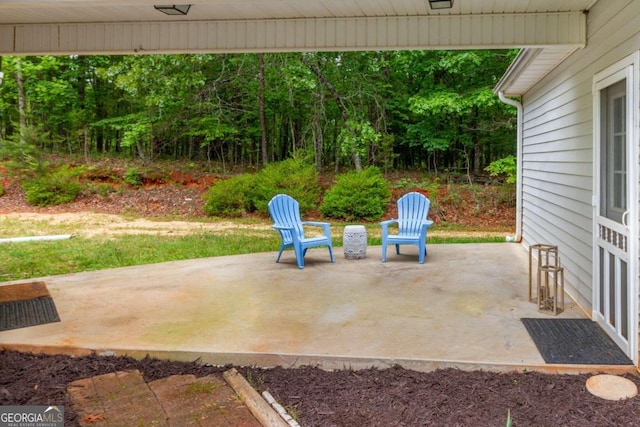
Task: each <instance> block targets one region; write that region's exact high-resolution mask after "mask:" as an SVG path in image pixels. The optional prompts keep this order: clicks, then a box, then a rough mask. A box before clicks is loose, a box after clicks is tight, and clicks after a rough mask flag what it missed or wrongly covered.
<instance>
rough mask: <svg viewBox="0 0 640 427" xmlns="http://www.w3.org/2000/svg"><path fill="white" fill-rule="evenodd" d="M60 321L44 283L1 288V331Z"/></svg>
mask: <svg viewBox="0 0 640 427" xmlns="http://www.w3.org/2000/svg"><path fill="white" fill-rule="evenodd" d="M59 321H60V317H59V316H58V311H57V310H56V306H55V304H54V303H53V298H51V296H50V295H49V291H48V290H47V288H46V286H45V284H44V282H32V283H20V284H17V285H6V286H0V331H8V330H11V329H18V328H27V327H29V326H36V325H43V324H46V323H53V322H59Z"/></svg>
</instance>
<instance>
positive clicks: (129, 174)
mask: <svg viewBox="0 0 640 427" xmlns="http://www.w3.org/2000/svg"><path fill="white" fill-rule="evenodd" d="M124 182H126V183H127V184H129V185H132V186H134V187H140V186H141V185H142V174H141V173H140V172H138V170H137V169H136V168H134V167H130V168H129V169H127V171H126V172H125V174H124Z"/></svg>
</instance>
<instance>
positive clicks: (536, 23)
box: [0, 12, 586, 55]
mask: <svg viewBox="0 0 640 427" xmlns="http://www.w3.org/2000/svg"><path fill="white" fill-rule="evenodd" d="M585 44H586V15H585V14H583V13H581V12H559V13H524V14H485V15H455V16H452V15H440V16H406V17H404V16H401V17H397V16H394V17H375V18H373V17H372V18H364V17H363V18H320V19H285V20H275V19H274V20H262V19H261V20H242V21H181V22H165V21H162V22H123V23H64V24H14V25H0V55H40V54H54V55H55V54H131V53H204V52H210V53H221V52H293V51H340V50H389V49H501V48H513V47H525V48H547V47H566V48H580V47H584V46H585Z"/></svg>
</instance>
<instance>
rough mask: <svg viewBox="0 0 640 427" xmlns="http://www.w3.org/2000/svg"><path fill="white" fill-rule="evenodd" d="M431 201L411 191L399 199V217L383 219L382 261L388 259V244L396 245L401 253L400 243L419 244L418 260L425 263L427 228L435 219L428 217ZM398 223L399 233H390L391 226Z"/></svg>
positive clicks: (397, 252) (398, 252)
mask: <svg viewBox="0 0 640 427" xmlns="http://www.w3.org/2000/svg"><path fill="white" fill-rule="evenodd" d="M430 205H431V202H430V201H429V199H427V198H426V197H425V196H423V195H422V194H420V193H416V192H411V193H407V194H405V195H404V196H402V197H401V198H400V199H399V200H398V219H390V220H387V221H382V222H381V223H380V225H381V226H382V262H385V261H386V259H387V245H396V254H398V255H399V254H400V245H416V246H418V262H419V263H420V264H424V257H425V255H426V254H427V230H428V229H429V227H431V226H432V225H433V221H431V220H429V219H427V215H428V214H429V206H430ZM392 224H397V225H398V234H389V226H390V225H392Z"/></svg>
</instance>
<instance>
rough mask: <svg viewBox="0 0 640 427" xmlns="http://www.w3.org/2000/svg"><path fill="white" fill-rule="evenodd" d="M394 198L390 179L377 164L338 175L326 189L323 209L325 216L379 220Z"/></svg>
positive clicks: (321, 208) (347, 219)
mask: <svg viewBox="0 0 640 427" xmlns="http://www.w3.org/2000/svg"><path fill="white" fill-rule="evenodd" d="M390 198H391V190H390V189H389V183H388V182H387V181H386V180H385V179H384V177H383V176H382V173H381V172H380V170H379V169H378V168H376V167H373V166H371V167H368V168H366V169H364V170H363V171H362V172H355V171H354V172H347V173H345V174H342V175H339V176H338V179H337V182H336V183H335V184H334V185H333V186H332V187H331V188H330V189H329V190H328V191H327V193H326V194H325V196H324V201H323V203H322V205H321V206H320V212H322V214H323V215H324V216H326V217H332V218H338V219H344V220H346V221H353V220H365V221H377V220H379V219H380V218H382V215H383V214H384V211H385V208H386V206H387V205H388V204H389V199H390Z"/></svg>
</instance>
